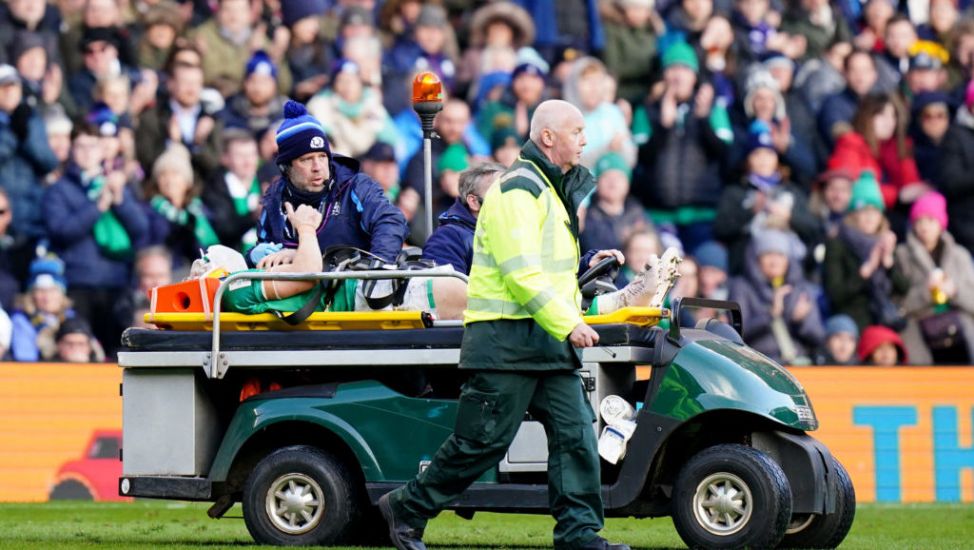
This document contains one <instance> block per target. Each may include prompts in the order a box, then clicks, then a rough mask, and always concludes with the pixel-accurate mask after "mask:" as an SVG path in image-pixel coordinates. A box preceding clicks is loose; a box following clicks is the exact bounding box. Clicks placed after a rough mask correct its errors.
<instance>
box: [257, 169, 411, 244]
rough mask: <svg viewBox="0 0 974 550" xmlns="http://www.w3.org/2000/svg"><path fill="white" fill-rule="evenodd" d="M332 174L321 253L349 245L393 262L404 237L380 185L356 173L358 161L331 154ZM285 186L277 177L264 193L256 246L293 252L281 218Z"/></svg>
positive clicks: (400, 221) (292, 240) (289, 231)
mask: <svg viewBox="0 0 974 550" xmlns="http://www.w3.org/2000/svg"><path fill="white" fill-rule="evenodd" d="M331 173H332V174H333V178H332V181H333V183H332V184H331V188H330V190H329V191H328V193H327V194H326V195H325V198H324V203H323V206H324V209H323V212H322V213H323V214H324V220H323V221H322V224H321V226H320V227H318V244H319V245H320V246H321V250H322V251H323V252H324V251H325V250H327V249H328V248H329V247H332V246H354V247H356V248H361V249H363V250H368V251H369V252H371V253H372V254H375V255H376V256H379V257H380V258H382V259H384V260H385V261H387V262H391V261H394V260H395V259H396V256H398V255H399V251H400V250H401V249H402V243H403V241H404V240H405V239H406V234H407V232H408V231H407V229H406V219H405V217H403V215H402V212H400V211H399V209H398V208H396V207H395V206H393V205H392V204H390V203H389V200H388V199H386V197H385V195H384V194H383V193H382V188H381V187H379V184H377V183H376V182H374V181H373V180H372V178H370V177H368V176H367V175H365V174H364V173H362V172H360V171H359V163H358V161H357V160H355V159H352V158H348V157H343V156H341V155H333V156H332V159H331ZM286 186H287V181H286V180H285V179H284V178H283V177H281V178H278V179H277V180H276V181H275V182H274V183H272V184H271V186H270V187H269V188H268V189H267V192H266V193H264V198H263V199H262V203H263V206H264V210H263V212H261V215H260V221H259V222H258V226H257V238H258V241H259V242H271V243H281V244H283V245H284V246H285V247H287V248H296V247H297V245H298V243H297V238H296V236H295V235H294V232H293V229H292V228H291V227H290V223H289V222H288V221H287V218H286V216H285V213H284V205H283V202H284V193H285V187H286Z"/></svg>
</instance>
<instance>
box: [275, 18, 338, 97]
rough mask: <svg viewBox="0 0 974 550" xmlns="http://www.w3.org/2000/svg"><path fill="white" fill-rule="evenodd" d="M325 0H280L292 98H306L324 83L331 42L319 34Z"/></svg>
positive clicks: (327, 70) (323, 85)
mask: <svg viewBox="0 0 974 550" xmlns="http://www.w3.org/2000/svg"><path fill="white" fill-rule="evenodd" d="M326 9H327V4H326V2H325V0H282V2H281V18H282V20H283V22H284V25H285V26H286V27H287V28H288V29H290V31H291V44H290V46H289V47H288V49H287V53H286V54H285V55H286V60H287V66H288V67H289V68H290V69H291V75H292V76H293V77H294V92H293V93H294V97H295V98H296V99H298V100H299V101H307V100H308V99H309V98H310V97H311V96H313V95H314V94H316V93H318V91H319V90H321V89H322V88H324V87H325V84H327V83H328V73H329V71H331V67H332V64H333V62H334V51H333V49H332V44H331V43H330V42H329V41H327V40H326V39H325V38H324V36H323V33H322V29H321V21H322V16H323V15H324V13H325V10H326Z"/></svg>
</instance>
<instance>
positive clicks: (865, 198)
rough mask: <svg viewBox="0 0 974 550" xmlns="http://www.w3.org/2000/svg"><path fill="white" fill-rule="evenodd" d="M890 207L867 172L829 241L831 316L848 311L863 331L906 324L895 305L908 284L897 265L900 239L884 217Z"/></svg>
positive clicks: (827, 287) (827, 285) (826, 275)
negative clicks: (896, 251)
mask: <svg viewBox="0 0 974 550" xmlns="http://www.w3.org/2000/svg"><path fill="white" fill-rule="evenodd" d="M885 208H886V206H885V204H884V203H883V196H882V193H880V191H879V184H878V183H877V182H876V176H875V175H874V174H873V173H872V172H871V171H869V170H866V171H864V172H863V173H862V175H860V176H859V179H858V180H856V182H855V184H854V185H853V186H852V198H851V200H850V201H849V210H848V213H847V214H846V217H845V219H844V220H843V222H842V223H841V224H839V231H838V235H837V236H835V237H834V238H831V239H829V240H828V241H826V243H825V273H824V285H825V293H826V295H827V296H828V298H829V302H830V303H831V308H832V312H833V313H845V314H846V315H848V316H849V317H851V318H852V319H853V320H854V321H855V322H856V325H857V326H858V327H859V328H860V329H863V328H865V327H867V326H869V325H875V324H886V325H888V326H892V327H894V328H896V329H897V330H900V329H902V328H903V326H905V321H904V319H903V318H902V316H901V315H900V314H899V311H898V310H897V308H896V306H895V305H894V304H893V301H892V297H893V296H894V295H902V294H905V293H906V291H907V290H909V286H910V282H909V280H908V279H907V278H906V277H904V276H903V275H902V274H901V273H900V271H899V270H898V269H897V268H896V266H895V264H894V252H895V250H896V235H895V234H894V233H893V232H892V231H890V229H889V222H888V221H887V220H886V218H885V217H884V216H883V211H884V210H885Z"/></svg>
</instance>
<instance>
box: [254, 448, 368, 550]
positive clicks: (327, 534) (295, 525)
mask: <svg viewBox="0 0 974 550" xmlns="http://www.w3.org/2000/svg"><path fill="white" fill-rule="evenodd" d="M354 479H356V478H355V477H353V476H352V475H351V473H350V472H349V470H348V468H347V467H346V466H345V465H344V464H343V463H342V462H341V461H339V460H336V459H335V458H334V457H332V456H331V455H329V454H327V453H325V452H323V451H321V450H320V449H317V448H315V447H307V446H293V447H285V448H283V449H278V450H276V451H274V452H272V453H271V454H269V455H267V457H265V458H264V459H263V460H261V461H260V462H259V463H258V464H257V467H256V468H254V471H253V472H251V474H250V477H248V478H247V482H246V484H244V492H243V512H244V521H245V522H246V524H247V530H248V531H250V535H251V536H252V537H254V540H255V541H257V542H258V543H261V544H274V545H285V546H310V545H329V544H334V543H337V542H342V541H344V540H345V539H346V538H347V536H348V534H349V533H350V531H351V529H352V527H353V525H354V523H355V521H356V519H357V518H358V513H359V509H358V508H359V502H360V501H359V499H358V498H357V495H356V491H355V488H354V487H353V486H352V483H353V481H352V480H354Z"/></svg>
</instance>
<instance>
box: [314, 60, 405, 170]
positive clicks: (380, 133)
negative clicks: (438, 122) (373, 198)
mask: <svg viewBox="0 0 974 550" xmlns="http://www.w3.org/2000/svg"><path fill="white" fill-rule="evenodd" d="M331 75H332V76H331V85H330V86H329V87H328V88H327V89H325V90H323V91H321V92H320V93H318V94H317V95H315V96H314V97H313V98H311V101H309V102H308V112H309V113H311V116H313V117H314V118H316V119H318V121H320V122H321V126H322V127H323V128H324V129H325V133H327V134H328V135H329V136H330V137H331V147H332V150H333V151H335V152H336V153H338V154H342V155H347V156H350V157H359V156H361V155H363V154H365V152H366V151H368V150H369V148H370V147H372V145H374V144H375V143H376V142H378V141H381V142H384V143H389V144H395V143H396V141H397V139H396V138H397V136H396V128H395V126H394V125H393V123H392V119H391V118H390V117H389V113H387V112H386V109H385V107H383V106H382V99H381V98H380V97H379V95H378V93H376V91H375V90H374V89H372V88H370V87H368V86H365V85H364V83H363V82H362V76H361V70H360V68H359V66H358V64H357V63H355V62H352V61H349V60H347V59H340V60H338V61H337V62H336V64H335V68H334V70H333V71H332V73H331Z"/></svg>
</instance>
